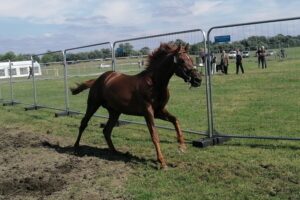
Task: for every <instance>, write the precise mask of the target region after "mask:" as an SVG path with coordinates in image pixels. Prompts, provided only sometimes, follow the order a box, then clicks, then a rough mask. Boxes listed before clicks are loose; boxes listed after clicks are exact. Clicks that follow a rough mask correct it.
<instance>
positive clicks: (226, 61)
mask: <svg viewBox="0 0 300 200" xmlns="http://www.w3.org/2000/svg"><path fill="white" fill-rule="evenodd" d="M221 66H222V72H223V73H225V74H227V73H228V66H229V58H228V55H227V54H226V52H225V51H224V50H223V51H222V54H221Z"/></svg>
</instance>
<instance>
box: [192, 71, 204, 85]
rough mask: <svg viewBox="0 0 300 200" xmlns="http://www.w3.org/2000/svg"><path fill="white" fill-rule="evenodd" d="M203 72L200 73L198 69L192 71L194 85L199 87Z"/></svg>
mask: <svg viewBox="0 0 300 200" xmlns="http://www.w3.org/2000/svg"><path fill="white" fill-rule="evenodd" d="M201 76H202V74H201V73H198V72H197V71H192V72H191V78H190V81H189V82H190V83H191V86H192V87H199V86H200V85H201V82H202V78H201Z"/></svg>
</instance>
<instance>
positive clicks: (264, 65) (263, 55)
mask: <svg viewBox="0 0 300 200" xmlns="http://www.w3.org/2000/svg"><path fill="white" fill-rule="evenodd" d="M260 61H261V67H262V69H264V68H267V60H266V50H265V47H264V46H261V53H260Z"/></svg>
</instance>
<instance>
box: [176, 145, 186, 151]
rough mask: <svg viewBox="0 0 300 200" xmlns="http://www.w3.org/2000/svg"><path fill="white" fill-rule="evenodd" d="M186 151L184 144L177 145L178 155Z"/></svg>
mask: <svg viewBox="0 0 300 200" xmlns="http://www.w3.org/2000/svg"><path fill="white" fill-rule="evenodd" d="M186 149H187V147H186V145H185V144H184V145H179V148H178V150H179V152H180V153H185V151H186Z"/></svg>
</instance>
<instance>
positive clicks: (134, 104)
mask: <svg viewBox="0 0 300 200" xmlns="http://www.w3.org/2000/svg"><path fill="white" fill-rule="evenodd" d="M143 85H144V81H143V79H141V78H140V77H139V76H138V75H133V76H131V75H126V74H123V73H120V72H113V71H108V72H105V73H104V74H102V75H101V76H100V77H99V78H98V79H97V81H96V83H95V85H94V86H93V88H91V91H90V92H91V93H97V95H95V96H94V97H96V98H97V100H98V101H101V104H102V105H103V106H104V107H105V108H108V109H114V110H117V111H119V112H121V113H125V114H133V115H140V114H142V110H143V109H142V105H141V104H142V102H144V91H145V90H143V89H142V88H141V87H143ZM91 95H92V94H91Z"/></svg>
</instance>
